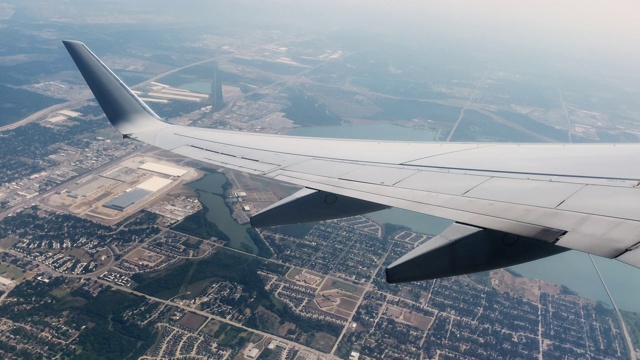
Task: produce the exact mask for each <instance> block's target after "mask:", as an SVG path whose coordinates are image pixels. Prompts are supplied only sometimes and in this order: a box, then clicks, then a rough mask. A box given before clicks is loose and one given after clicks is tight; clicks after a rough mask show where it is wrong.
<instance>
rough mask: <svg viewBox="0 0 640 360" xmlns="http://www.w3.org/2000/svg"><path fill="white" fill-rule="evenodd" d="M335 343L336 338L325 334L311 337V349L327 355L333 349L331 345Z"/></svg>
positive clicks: (321, 333) (320, 333)
mask: <svg viewBox="0 0 640 360" xmlns="http://www.w3.org/2000/svg"><path fill="white" fill-rule="evenodd" d="M335 342H336V338H335V337H334V336H332V335H329V334H327V333H326V332H319V333H317V334H316V335H315V336H314V337H313V341H312V342H311V347H312V348H314V349H318V350H320V351H323V352H325V353H328V352H330V351H331V349H332V348H333V344H335Z"/></svg>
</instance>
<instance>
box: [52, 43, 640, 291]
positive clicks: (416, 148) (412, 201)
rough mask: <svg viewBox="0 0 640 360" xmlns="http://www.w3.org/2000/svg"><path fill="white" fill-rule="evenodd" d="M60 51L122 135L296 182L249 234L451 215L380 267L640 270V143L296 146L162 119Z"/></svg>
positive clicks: (408, 276) (405, 272) (97, 66)
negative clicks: (577, 257) (407, 215)
mask: <svg viewBox="0 0 640 360" xmlns="http://www.w3.org/2000/svg"><path fill="white" fill-rule="evenodd" d="M64 45H65V46H66V48H67V50H68V51H69V53H70V54H71V56H72V58H73V60H74V61H75V63H76V65H77V66H78V68H79V70H80V72H81V73H82V75H83V76H84V78H85V80H86V81H87V84H88V85H89V87H90V88H91V90H92V91H93V93H94V95H95V97H96V99H97V100H98V102H99V104H100V106H101V107H102V109H103V110H104V112H105V114H106V115H107V117H108V118H109V121H110V122H111V123H112V124H113V125H114V126H115V127H116V128H117V129H118V130H119V131H120V132H121V133H123V134H124V135H125V136H126V137H129V138H132V139H137V140H140V141H143V142H145V143H148V144H151V145H154V146H157V147H159V148H162V149H166V150H169V151H172V152H174V153H177V154H181V155H184V156H188V157H190V158H193V159H197V160H200V161H202V162H205V163H209V164H213V165H219V166H222V167H227V168H231V169H235V170H240V171H244V172H248V173H252V174H256V175H260V176H265V177H270V178H273V179H277V180H282V181H285V182H289V183H293V184H297V185H300V186H303V187H304V189H303V190H301V191H300V192H298V193H296V194H294V195H292V196H291V197H289V198H287V199H284V200H282V201H280V202H278V203H276V204H274V205H272V206H271V207H269V208H267V209H265V210H263V211H262V212H261V213H259V214H256V215H255V216H254V217H253V218H252V224H253V225H254V226H268V225H279V224H286V223H296V222H304V221H312V220H322V219H330V218H339V217H345V216H352V215H356V214H362V213H366V212H371V211H376V210H380V209H383V208H386V207H398V208H402V209H407V210H411V211H416V212H419V213H424V214H429V215H434V216H439V217H443V218H448V219H452V220H454V221H455V223H454V224H453V225H452V226H451V227H450V228H448V229H447V230H445V232H444V233H442V234H441V235H439V236H437V237H435V238H434V239H432V240H430V241H428V242H426V243H425V244H423V245H421V246H419V247H417V248H416V249H414V250H413V251H411V252H410V253H408V254H407V255H405V256H404V257H402V258H401V259H399V260H398V261H396V262H395V263H394V264H392V265H391V266H390V267H389V268H388V269H387V279H388V281H390V282H401V281H413V280H421V279H427V278H435V277H442V276H450V275H458V274H464V273H469V272H475V271H481V270H487V269H492V268H497V267H503V266H509V265H513V264H517V263H521V262H525V261H530V260H533V259H537V258H541V257H545V256H549V255H553V254H556V253H559V252H562V251H566V250H567V249H575V250H580V251H584V252H588V253H591V254H595V255H599V256H603V257H607V258H614V259H617V260H620V261H622V262H625V263H627V264H631V265H633V266H636V267H640V250H637V248H638V246H639V244H640V211H638V210H639V208H638V204H640V189H639V188H638V185H640V166H637V162H638V154H639V153H640V146H638V145H635V144H616V145H611V144H609V145H606V144H575V145H574V144H572V145H557V144H526V145H518V144H491V143H434V142H428V143H422V142H390V141H364V140H344V139H340V140H337V139H321V138H304V137H292V136H280V135H265V134H256V133H243V132H233V131H223V130H214V129H202V128H195V127H187V126H178V125H172V124H168V123H166V122H163V121H162V120H161V119H160V117H158V116H157V115H156V114H155V113H154V112H153V111H151V110H150V109H149V108H148V107H147V106H146V105H145V104H144V103H143V102H142V101H141V100H139V99H138V98H137V97H136V96H135V95H134V94H133V93H132V92H131V90H129V88H128V87H127V86H126V85H125V84H124V83H123V82H122V81H120V80H119V79H118V78H117V77H116V75H114V74H113V73H112V72H111V71H110V70H109V69H108V68H107V66H105V65H104V64H103V63H102V62H101V61H100V60H99V59H98V58H97V57H96V56H95V55H94V54H93V53H92V52H91V51H90V50H89V49H88V48H87V47H86V46H85V45H84V44H82V43H80V42H76V41H64Z"/></svg>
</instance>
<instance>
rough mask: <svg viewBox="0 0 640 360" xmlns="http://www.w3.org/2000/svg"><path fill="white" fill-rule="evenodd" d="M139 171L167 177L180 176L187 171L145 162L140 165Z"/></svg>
mask: <svg viewBox="0 0 640 360" xmlns="http://www.w3.org/2000/svg"><path fill="white" fill-rule="evenodd" d="M139 169H142V170H147V171H152V172H156V173H159V174H163V175H169V176H182V175H184V174H186V173H187V170H184V169H180V168H177V167H173V166H167V165H162V164H157V163H153V162H146V163H144V164H142V165H140V167H139Z"/></svg>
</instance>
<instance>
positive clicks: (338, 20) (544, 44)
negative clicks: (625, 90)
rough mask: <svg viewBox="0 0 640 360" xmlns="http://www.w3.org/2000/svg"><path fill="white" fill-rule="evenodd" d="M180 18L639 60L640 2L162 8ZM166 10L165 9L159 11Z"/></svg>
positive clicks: (280, 2)
mask: <svg viewBox="0 0 640 360" xmlns="http://www.w3.org/2000/svg"><path fill="white" fill-rule="evenodd" d="M155 4H156V6H155V7H156V8H157V9H162V8H166V9H167V10H168V11H171V13H172V14H174V16H176V20H180V19H185V18H188V19H190V20H195V21H200V22H203V23H205V24H207V23H208V24H211V26H215V25H217V24H220V25H223V26H240V27H248V26H256V25H258V26H278V27H280V26H288V29H290V30H291V31H344V30H348V31H352V32H361V33H366V34H374V35H375V34H379V35H380V36H385V37H387V38H393V37H396V38H398V39H400V38H403V37H413V38H415V39H416V40H418V41H419V40H420V39H424V40H425V41H428V40H429V39H434V38H441V39H447V40H451V41H463V42H465V43H469V42H476V43H479V44H485V43H486V44H490V45H491V46H500V47H502V48H503V49H505V50H507V51H512V52H517V51H530V52H538V53H540V54H542V55H543V56H551V57H553V56H565V57H566V56H569V57H573V58H576V59H584V60H585V61H588V60H596V61H604V62H605V63H611V64H616V63H624V64H625V66H628V67H630V68H634V67H635V64H636V63H637V62H638V61H639V60H640V48H639V47H638V46H636V44H639V43H640V21H639V20H640V15H639V14H640V1H635V0H634V1H631V0H616V1H615V2H611V1H603V0H536V1H533V0H517V1H514V0H484V1H479V0H450V1H431V0H426V1H425V0H396V1H388V0H271V1H263V0H233V1H231V0H216V1H212V0H192V1H190V2H189V4H190V6H186V7H185V6H183V5H182V4H181V5H180V6H177V5H176V2H175V1H169V0H163V1H160V2H155ZM158 5H159V6H158Z"/></svg>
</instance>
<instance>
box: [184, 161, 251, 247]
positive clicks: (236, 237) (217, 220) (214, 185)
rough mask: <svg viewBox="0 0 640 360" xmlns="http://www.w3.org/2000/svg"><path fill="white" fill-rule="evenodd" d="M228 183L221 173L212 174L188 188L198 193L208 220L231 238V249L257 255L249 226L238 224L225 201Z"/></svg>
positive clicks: (229, 244)
mask: <svg viewBox="0 0 640 360" xmlns="http://www.w3.org/2000/svg"><path fill="white" fill-rule="evenodd" d="M226 181H227V179H226V178H225V176H224V175H223V174H221V173H210V174H207V175H205V176H204V177H202V178H201V179H199V180H196V181H194V182H192V183H190V184H189V185H188V186H189V187H190V188H192V189H194V190H196V191H197V192H198V200H200V202H201V203H202V205H203V206H204V207H206V208H207V209H208V210H209V211H208V212H207V220H208V221H210V222H212V223H214V224H216V226H217V227H218V229H220V231H222V232H223V233H225V234H226V235H227V236H228V237H229V239H230V240H229V243H228V244H227V245H228V246H229V247H231V248H233V249H238V250H242V251H246V252H249V253H251V254H256V253H257V251H258V249H257V248H256V245H255V244H254V243H253V240H251V237H250V236H249V234H248V233H247V229H248V228H249V225H240V224H238V223H237V222H236V221H235V220H234V219H233V217H232V216H231V212H230V211H229V208H228V207H227V205H226V203H225V201H224V190H223V188H222V186H223V184H224V183H225V182H226Z"/></svg>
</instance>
